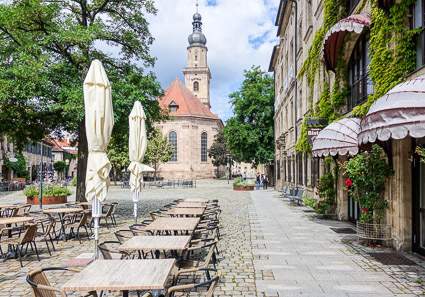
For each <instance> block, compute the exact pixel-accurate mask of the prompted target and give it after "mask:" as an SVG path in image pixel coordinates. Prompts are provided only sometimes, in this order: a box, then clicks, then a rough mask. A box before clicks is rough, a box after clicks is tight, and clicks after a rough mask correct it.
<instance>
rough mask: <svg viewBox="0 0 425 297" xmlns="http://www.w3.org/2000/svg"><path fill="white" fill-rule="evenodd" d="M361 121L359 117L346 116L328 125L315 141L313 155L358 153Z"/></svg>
mask: <svg viewBox="0 0 425 297" xmlns="http://www.w3.org/2000/svg"><path fill="white" fill-rule="evenodd" d="M360 121H361V120H360V119H359V118H345V119H341V120H339V121H336V122H334V123H331V124H329V125H328V126H326V127H325V128H324V129H323V130H322V131H320V133H319V135H317V136H316V138H315V139H314V141H313V148H312V150H311V153H312V155H313V157H323V156H328V155H332V156H335V155H337V154H339V155H345V154H347V153H349V154H351V155H356V154H357V153H358V152H359V145H358V141H357V136H358V134H359V132H360Z"/></svg>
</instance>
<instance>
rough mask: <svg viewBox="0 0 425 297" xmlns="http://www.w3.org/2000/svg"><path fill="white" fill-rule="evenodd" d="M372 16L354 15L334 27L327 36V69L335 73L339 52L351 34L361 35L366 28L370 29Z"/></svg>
mask: <svg viewBox="0 0 425 297" xmlns="http://www.w3.org/2000/svg"><path fill="white" fill-rule="evenodd" d="M370 21H371V19H370V15H369V14H368V13H361V14H354V15H351V16H349V17H348V18H345V19H342V20H340V21H339V22H338V23H336V24H335V25H333V26H332V27H331V28H330V29H329V31H328V32H327V33H326V35H325V41H324V56H325V63H326V67H327V68H328V69H330V70H332V71H335V68H336V63H337V59H338V52H339V50H340V49H341V46H342V44H343V42H344V39H345V36H346V35H347V33H349V32H356V33H357V34H360V33H361V32H362V31H363V28H364V26H366V27H370Z"/></svg>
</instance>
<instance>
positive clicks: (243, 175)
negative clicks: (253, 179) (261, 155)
mask: <svg viewBox="0 0 425 297" xmlns="http://www.w3.org/2000/svg"><path fill="white" fill-rule="evenodd" d="M242 178H243V180H244V181H246V171H245V172H244V173H243V174H242Z"/></svg>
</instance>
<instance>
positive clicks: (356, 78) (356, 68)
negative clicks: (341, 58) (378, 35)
mask: <svg viewBox="0 0 425 297" xmlns="http://www.w3.org/2000/svg"><path fill="white" fill-rule="evenodd" d="M369 52H370V49H369V34H365V35H362V36H360V38H359V40H358V41H357V43H356V45H355V46H354V50H353V53H352V54H351V59H350V63H349V64H348V85H349V87H350V89H351V94H350V96H349V97H348V110H349V111H350V110H352V109H353V108H354V107H356V106H358V105H360V104H362V103H363V102H365V101H366V100H367V97H368V96H369V95H370V94H372V93H373V85H372V80H371V79H370V78H369V64H370V57H369Z"/></svg>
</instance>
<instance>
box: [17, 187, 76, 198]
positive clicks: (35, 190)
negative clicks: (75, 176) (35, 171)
mask: <svg viewBox="0 0 425 297" xmlns="http://www.w3.org/2000/svg"><path fill="white" fill-rule="evenodd" d="M71 194H72V193H71V191H70V190H69V189H68V188H65V187H60V186H52V187H47V186H44V187H43V196H69V195H71ZM24 195H25V196H26V197H35V196H39V195H40V188H39V187H36V186H29V187H27V188H26V189H25V190H24Z"/></svg>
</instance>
